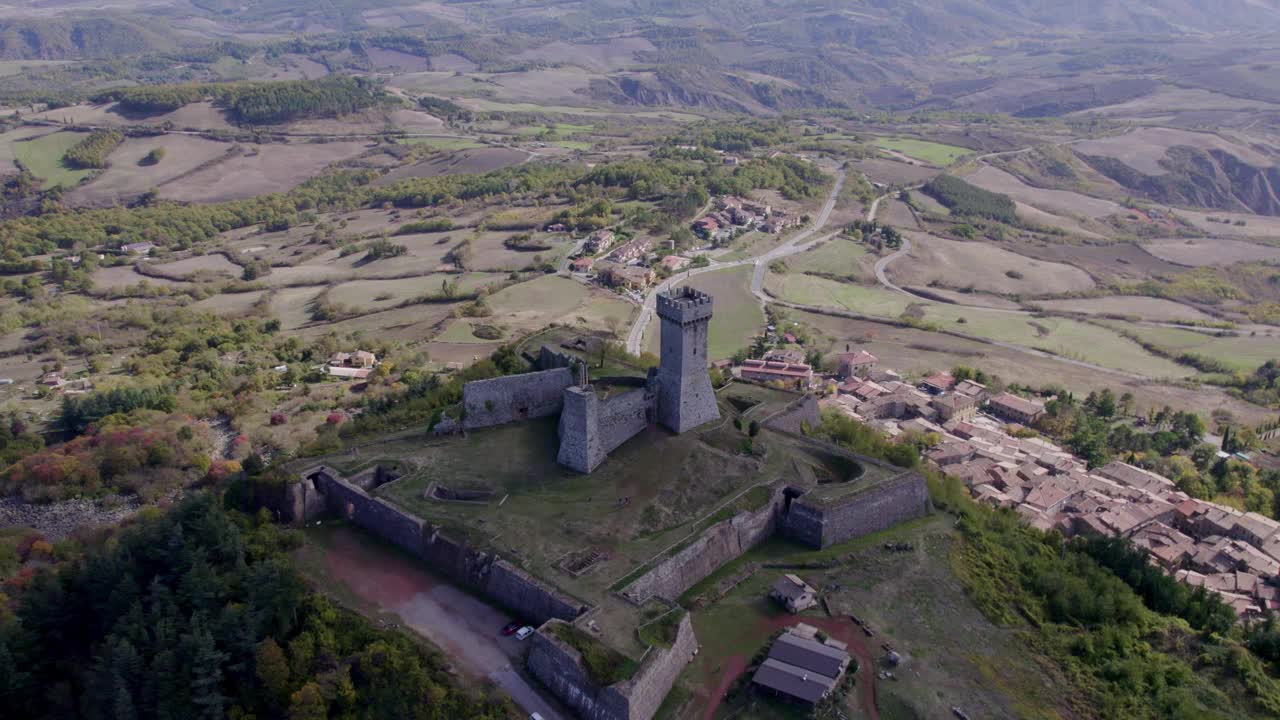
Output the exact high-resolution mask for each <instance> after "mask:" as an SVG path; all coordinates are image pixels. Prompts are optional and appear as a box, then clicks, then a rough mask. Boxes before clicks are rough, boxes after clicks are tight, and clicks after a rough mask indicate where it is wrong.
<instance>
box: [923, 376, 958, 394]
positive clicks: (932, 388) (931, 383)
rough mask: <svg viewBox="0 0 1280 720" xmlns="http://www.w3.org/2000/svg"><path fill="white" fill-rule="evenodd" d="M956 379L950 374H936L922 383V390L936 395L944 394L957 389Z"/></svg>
mask: <svg viewBox="0 0 1280 720" xmlns="http://www.w3.org/2000/svg"><path fill="white" fill-rule="evenodd" d="M955 384H956V379H955V378H954V377H952V375H951V373H949V372H940V373H934V374H932V375H930V376H929V377H927V378H925V379H924V380H921V381H920V389H921V390H924V391H925V392H927V393H932V394H934V395H941V394H942V393H944V392H946V391H948V390H950V389H951V388H953V387H955Z"/></svg>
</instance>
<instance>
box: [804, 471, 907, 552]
mask: <svg viewBox="0 0 1280 720" xmlns="http://www.w3.org/2000/svg"><path fill="white" fill-rule="evenodd" d="M930 509H931V504H930V501H929V489H928V486H927V485H926V484H925V479H924V476H922V475H920V474H919V473H915V472H903V473H902V474H901V475H899V476H898V477H896V478H893V479H892V480H888V481H886V482H884V483H881V484H879V485H877V486H875V487H872V488H869V489H868V490H866V491H863V492H860V493H856V494H853V495H850V496H848V497H844V498H839V499H838V500H834V501H831V502H828V503H818V502H813V501H809V500H807V499H806V497H805V496H801V497H799V498H797V499H796V500H793V501H792V502H791V506H790V508H788V510H787V512H786V513H785V514H784V515H783V520H782V525H783V529H784V531H785V532H786V533H787V535H789V536H790V537H792V538H794V539H796V540H798V541H800V542H802V543H805V544H806V545H810V546H812V547H816V548H825V547H828V546H830V545H835V544H837V543H842V542H845V541H846V540H852V539H854V538H858V537H862V536H863V535H869V534H871V533H874V532H879V531H881V530H887V529H889V528H890V527H892V526H894V525H896V524H898V523H900V522H903V521H906V520H911V519H914V518H918V517H923V516H924V515H928V514H929V511H930Z"/></svg>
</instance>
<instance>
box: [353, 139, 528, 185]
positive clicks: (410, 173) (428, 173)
mask: <svg viewBox="0 0 1280 720" xmlns="http://www.w3.org/2000/svg"><path fill="white" fill-rule="evenodd" d="M402 139H406V140H407V139H409V138H402ZM412 139H414V140H418V139H421V138H412ZM426 140H429V141H431V142H436V141H438V142H441V143H450V142H456V143H458V144H462V143H471V142H472V141H470V140H466V139H463V138H459V139H458V140H457V141H451V140H448V139H444V138H427V139H426ZM433 147H435V145H433ZM528 159H529V153H527V152H525V151H523V150H516V149H514V148H505V147H483V146H480V145H479V144H478V143H477V144H472V145H470V146H469V147H468V148H457V149H454V150H453V151H450V152H442V153H441V154H439V155H434V156H432V157H429V158H427V159H425V160H420V161H418V162H416V163H411V164H409V165H404V166H401V167H398V168H395V169H393V170H392V171H391V172H389V173H387V174H386V175H384V176H382V177H381V178H379V179H378V182H379V184H384V185H389V184H391V183H393V182H396V181H397V180H403V179H405V178H414V177H435V176H437V175H462V174H468V173H486V172H490V171H492V170H500V169H502V168H504V167H510V166H512V165H519V164H520V163H522V162H525V161H526V160H528Z"/></svg>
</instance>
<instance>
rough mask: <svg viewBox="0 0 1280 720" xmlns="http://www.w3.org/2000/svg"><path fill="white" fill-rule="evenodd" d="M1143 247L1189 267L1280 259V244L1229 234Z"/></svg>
mask: <svg viewBox="0 0 1280 720" xmlns="http://www.w3.org/2000/svg"><path fill="white" fill-rule="evenodd" d="M1142 248H1143V249H1144V250H1146V251H1147V252H1149V253H1151V254H1152V255H1155V256H1156V257H1158V258H1160V259H1161V260H1167V261H1169V262H1171V263H1176V264H1178V265H1186V266H1189V267H1202V266H1204V265H1233V264H1235V263H1239V262H1274V261H1277V260H1280V245H1259V244H1256V243H1250V242H1244V241H1241V240H1228V239H1226V238H1205V239H1199V238H1196V239H1187V240H1182V239H1170V240H1154V241H1152V242H1149V243H1144V244H1143V246H1142Z"/></svg>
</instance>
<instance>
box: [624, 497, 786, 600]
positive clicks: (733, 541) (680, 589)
mask: <svg viewBox="0 0 1280 720" xmlns="http://www.w3.org/2000/svg"><path fill="white" fill-rule="evenodd" d="M782 502H783V496H782V491H781V489H774V490H773V495H772V496H771V497H770V499H769V503H768V504H767V505H765V507H763V508H761V509H759V510H756V511H754V512H741V513H738V514H737V515H735V516H733V517H732V518H730V519H728V520H722V521H721V522H718V523H716V524H715V525H712V526H711V527H709V528H707V529H706V530H704V531H703V532H702V534H701V535H699V536H698V538H697V539H696V540H694V541H693V542H692V543H691V544H690V545H689V546H688V547H685V548H683V549H681V550H680V551H679V552H677V553H675V554H674V555H672V556H671V557H669V558H667V559H666V560H663V561H662V562H661V563H659V564H658V565H656V566H654V568H653V569H652V570H650V571H649V572H647V573H645V574H644V575H641V576H640V577H639V578H636V580H635V581H633V582H632V583H631V584H630V585H628V586H627V587H625V588H623V590H622V597H624V598H626V599H627V600H628V601H630V602H632V603H635V604H637V605H641V604H644V603H645V602H647V601H648V600H649V599H650V598H653V597H655V596H656V597H660V598H662V599H664V600H667V601H670V602H675V601H676V600H677V599H679V597H680V596H681V595H683V594H684V592H685V591H686V590H688V589H689V588H691V587H693V586H694V585H696V584H698V583H699V582H701V581H702V580H703V579H704V578H706V577H707V576H708V575H710V574H711V573H713V572H715V571H716V569H718V568H719V567H721V566H722V565H724V564H725V563H727V562H729V561H730V560H733V559H734V558H737V557H738V556H740V555H742V554H743V553H745V552H746V551H748V550H750V549H751V548H753V547H755V546H756V545H758V544H760V543H762V542H764V541H765V540H766V539H768V538H769V536H771V535H773V533H774V532H775V531H776V529H777V517H778V511H779V508H780V507H781V505H782Z"/></svg>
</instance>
